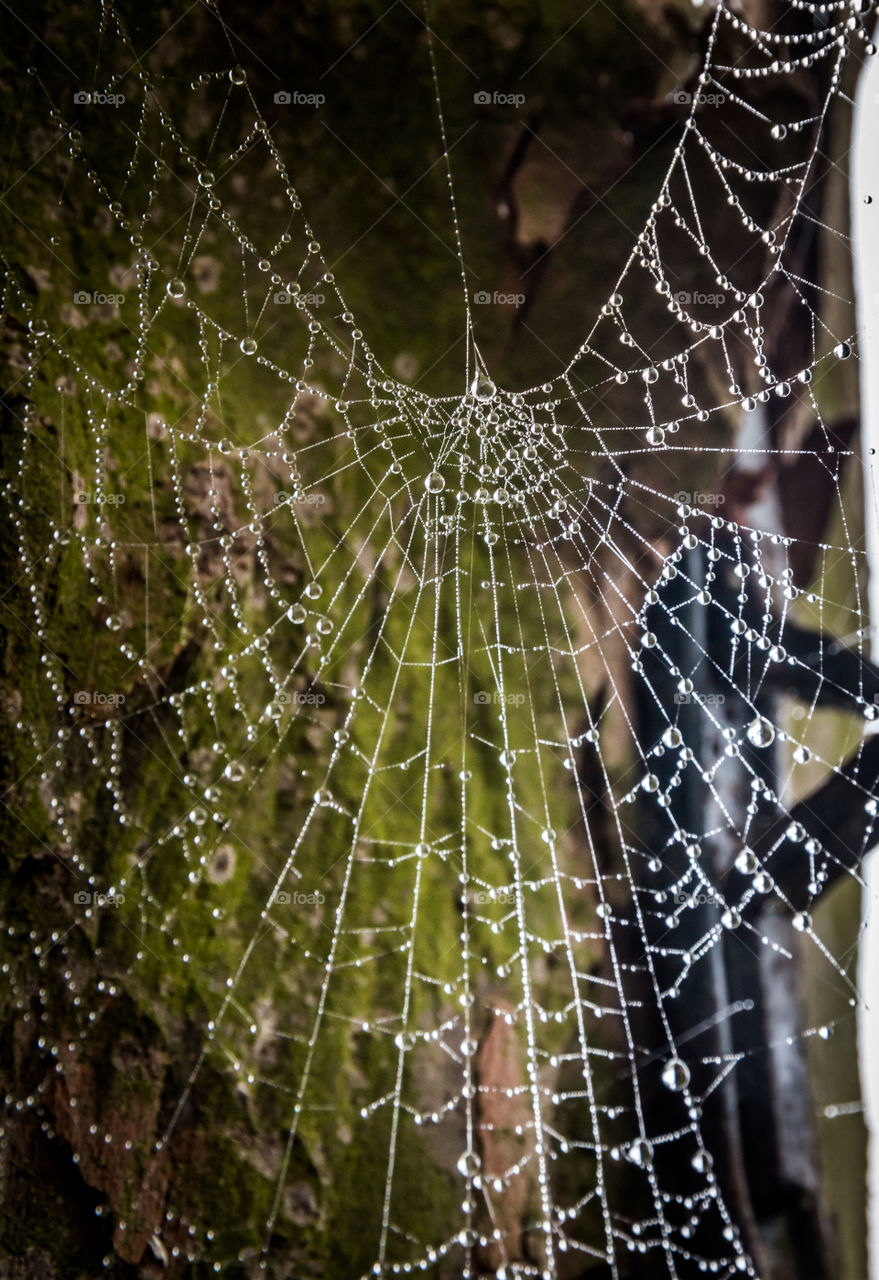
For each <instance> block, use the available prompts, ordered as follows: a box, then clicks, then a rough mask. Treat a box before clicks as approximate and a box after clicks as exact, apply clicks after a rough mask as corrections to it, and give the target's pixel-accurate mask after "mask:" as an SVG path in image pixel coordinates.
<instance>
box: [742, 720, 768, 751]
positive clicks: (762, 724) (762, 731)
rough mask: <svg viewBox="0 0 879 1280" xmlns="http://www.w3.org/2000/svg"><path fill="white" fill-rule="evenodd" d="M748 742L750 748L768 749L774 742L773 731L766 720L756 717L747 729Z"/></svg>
mask: <svg viewBox="0 0 879 1280" xmlns="http://www.w3.org/2000/svg"><path fill="white" fill-rule="evenodd" d="M747 734H748V741H749V742H750V744H751V746H752V747H770V746H771V745H772V743H773V742H774V741H775V729H774V728H773V726H772V725H771V724H770V723H769V721H768V720H764V719H763V717H762V716H758V717H757V719H756V720H752V721H751V723H750V724H749V725H748V729H747Z"/></svg>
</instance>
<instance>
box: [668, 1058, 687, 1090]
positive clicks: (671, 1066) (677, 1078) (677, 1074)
mask: <svg viewBox="0 0 879 1280" xmlns="http://www.w3.org/2000/svg"><path fill="white" fill-rule="evenodd" d="M662 1083H663V1084H664V1085H665V1087H666V1089H671V1091H672V1093H680V1092H681V1090H682V1089H686V1087H687V1085H688V1084H689V1083H690V1068H689V1067H688V1066H687V1064H686V1062H683V1061H682V1060H681V1059H680V1058H669V1060H668V1062H666V1064H665V1066H664V1067H663V1068H662Z"/></svg>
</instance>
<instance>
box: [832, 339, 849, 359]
mask: <svg viewBox="0 0 879 1280" xmlns="http://www.w3.org/2000/svg"><path fill="white" fill-rule="evenodd" d="M851 353H852V349H851V347H850V346H849V344H848V343H847V342H840V343H838V344H837V346H835V347H834V348H833V354H834V355H835V356H836V358H837V360H848V358H849V356H850V355H851Z"/></svg>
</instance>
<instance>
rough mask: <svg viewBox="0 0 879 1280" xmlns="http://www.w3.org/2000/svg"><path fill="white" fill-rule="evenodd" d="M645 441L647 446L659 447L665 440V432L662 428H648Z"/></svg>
mask: <svg viewBox="0 0 879 1280" xmlns="http://www.w3.org/2000/svg"><path fill="white" fill-rule="evenodd" d="M645 439H646V441H647V443H648V444H652V445H659V444H662V443H663V441H664V440H665V432H664V431H663V429H662V427H648V428H647V434H646V436H645Z"/></svg>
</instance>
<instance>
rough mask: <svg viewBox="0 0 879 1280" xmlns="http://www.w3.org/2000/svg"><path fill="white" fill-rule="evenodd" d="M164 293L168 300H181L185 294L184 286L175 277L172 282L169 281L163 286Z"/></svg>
mask: <svg viewBox="0 0 879 1280" xmlns="http://www.w3.org/2000/svg"><path fill="white" fill-rule="evenodd" d="M165 291H166V293H167V294H168V297H169V298H182V297H183V296H184V294H185V293H186V285H185V284H184V282H183V281H182V280H180V279H178V278H177V277H176V276H175V278H174V279H173V280H169V281H168V283H167V284H166V285H165Z"/></svg>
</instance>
